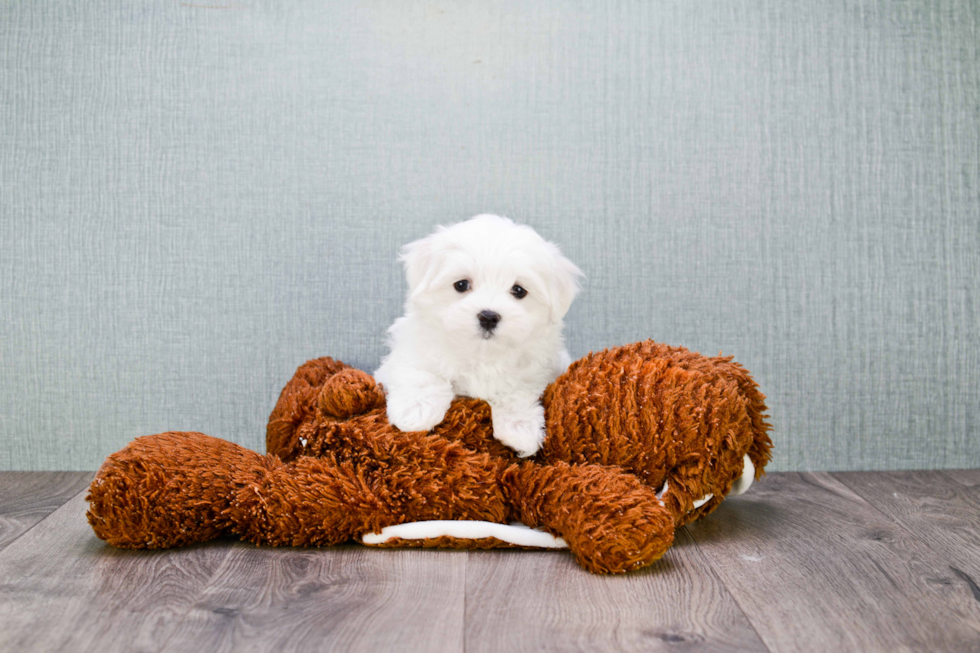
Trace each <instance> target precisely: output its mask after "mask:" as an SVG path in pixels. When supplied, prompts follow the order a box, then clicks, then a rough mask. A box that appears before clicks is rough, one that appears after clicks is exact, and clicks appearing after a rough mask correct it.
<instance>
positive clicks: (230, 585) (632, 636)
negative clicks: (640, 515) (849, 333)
mask: <svg viewBox="0 0 980 653" xmlns="http://www.w3.org/2000/svg"><path fill="white" fill-rule="evenodd" d="M90 478H91V474H77V473H56V472H37V473H27V472H3V473H0V651H56V650H64V651H100V652H107V653H111V652H113V651H188V650H194V651H235V652H236V653H237V652H238V651H265V650H275V651H323V650H343V651H406V652H410V651H532V650H533V651H541V650H553V651H620V650H623V651H835V652H836V651H980V471H976V470H962V471H953V472H875V473H848V474H770V475H769V476H767V477H766V478H765V479H764V480H763V481H762V482H761V483H759V484H757V485H756V486H755V487H753V488H752V489H751V490H750V491H749V493H748V494H746V495H744V496H741V497H737V498H733V499H730V500H729V501H727V502H726V503H725V504H723V505H722V507H721V508H720V509H719V510H718V511H716V512H715V513H714V514H713V515H711V516H710V517H708V518H707V519H705V520H702V521H700V522H698V523H696V524H692V525H691V526H689V527H688V528H685V529H681V530H680V531H679V532H678V534H677V541H676V544H675V546H674V547H673V548H672V549H671V550H670V551H669V552H668V554H667V555H666V556H665V557H664V559H663V560H661V561H660V562H659V563H657V564H656V565H654V566H653V567H651V568H649V569H646V570H643V571H640V572H637V573H633V574H628V575H626V576H618V577H602V576H593V575H591V574H588V573H587V572H585V571H583V570H581V569H580V568H579V567H577V566H576V565H575V563H574V562H572V560H571V558H570V557H569V555H568V554H567V553H562V552H521V551H473V552H466V551H435V550H416V549H405V550H382V549H369V548H365V547H360V546H356V545H350V546H343V547H336V548H329V549H259V548H256V547H253V546H251V545H247V544H242V543H239V542H234V541H230V540H222V541H217V542H211V543H208V544H205V545H199V546H194V547H189V548H186V549H179V550H171V551H155V552H152V551H122V550H118V549H113V548H112V547H109V546H107V545H106V544H104V543H103V542H101V541H100V540H98V539H97V538H96V537H95V536H94V535H93V534H92V531H91V529H90V528H89V527H88V524H87V523H86V521H85V515H84V513H85V488H86V485H87V482H88V480H89V479H90Z"/></svg>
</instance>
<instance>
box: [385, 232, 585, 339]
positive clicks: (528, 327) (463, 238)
mask: <svg viewBox="0 0 980 653" xmlns="http://www.w3.org/2000/svg"><path fill="white" fill-rule="evenodd" d="M401 260H402V261H403V262H404V264H405V273H406V276H407V277H408V286H409V305H410V306H411V308H412V309H414V311H415V312H416V313H417V314H418V315H419V317H421V318H422V319H423V320H425V321H426V322H427V323H428V324H429V325H430V326H433V327H436V328H441V329H442V331H443V332H444V333H445V334H446V337H447V338H450V339H451V340H452V341H454V342H456V343H458V344H463V343H466V342H471V341H483V342H486V343H501V344H511V345H513V344H515V343H520V342H521V341H523V340H526V339H527V338H528V337H529V336H531V335H532V334H533V333H535V331H537V330H539V329H541V328H543V327H546V326H548V325H560V324H561V321H562V318H563V317H564V316H565V313H567V312H568V308H569V306H571V304H572V300H573V299H574V298H575V295H576V294H577V293H578V290H579V285H578V278H579V277H580V276H581V275H582V272H581V270H579V269H578V268H577V267H576V266H575V264H574V263H572V262H571V261H569V260H568V259H567V258H565V257H564V256H562V254H561V252H560V251H559V250H558V247H557V246H556V245H554V244H552V243H549V242H547V241H546V240H544V239H543V238H541V236H539V235H538V234H537V232H535V231H534V230H533V229H532V228H531V227H528V226H526V225H517V224H514V223H513V222H512V221H511V220H509V219H507V218H502V217H499V216H495V215H478V216H476V217H475V218H472V219H470V220H467V221H466V222H460V223H457V224H454V225H451V226H448V227H438V228H437V229H436V231H435V233H433V234H432V235H430V236H427V237H425V238H422V239H421V240H417V241H415V242H413V243H409V244H408V245H406V246H405V247H404V249H403V250H402V254H401Z"/></svg>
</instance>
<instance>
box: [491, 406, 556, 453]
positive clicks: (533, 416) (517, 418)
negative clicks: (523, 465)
mask: <svg viewBox="0 0 980 653" xmlns="http://www.w3.org/2000/svg"><path fill="white" fill-rule="evenodd" d="M491 416H492V418H493V437H495V438H497V439H498V440H500V441H501V442H503V443H504V444H505V445H507V446H508V447H510V448H511V449H513V450H514V451H516V452H517V455H518V456H520V457H521V458H527V457H528V456H533V455H534V454H536V453H537V452H538V449H540V448H541V443H543V442H544V408H542V407H541V406H540V405H537V406H534V407H533V408H531V409H530V410H528V411H526V412H519V413H507V412H503V411H499V410H498V409H496V408H493V407H492V406H491Z"/></svg>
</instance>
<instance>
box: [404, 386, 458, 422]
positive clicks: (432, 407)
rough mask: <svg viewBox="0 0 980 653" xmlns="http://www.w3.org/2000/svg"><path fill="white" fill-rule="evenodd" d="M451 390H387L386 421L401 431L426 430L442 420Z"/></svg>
mask: <svg viewBox="0 0 980 653" xmlns="http://www.w3.org/2000/svg"><path fill="white" fill-rule="evenodd" d="M452 400H453V395H452V392H449V393H448V394H447V393H445V392H439V391H434V392H428V393H423V392H417V393H415V392H389V393H388V421H389V422H391V423H392V425H394V426H395V427H397V428H398V429H399V430H401V431H428V430H430V429H432V427H434V426H435V425H436V424H438V423H439V422H441V421H442V419H443V418H444V417H445V416H446V411H447V410H449V404H450V403H452Z"/></svg>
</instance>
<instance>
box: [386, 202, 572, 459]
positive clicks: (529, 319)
mask: <svg viewBox="0 0 980 653" xmlns="http://www.w3.org/2000/svg"><path fill="white" fill-rule="evenodd" d="M401 261H402V262H403V263H404V264H405V273H406V276H407V277H408V286H409V291H408V300H407V301H406V303H405V315H404V317H401V318H398V320H396V321H395V323H394V324H393V325H392V327H391V328H390V329H388V335H389V340H388V344H389V347H390V349H391V352H390V353H389V354H388V356H386V357H385V359H384V360H383V361H382V362H381V367H380V368H378V370H377V371H376V372H375V373H374V376H375V378H376V379H377V380H378V381H379V382H381V383H382V384H383V386H384V389H385V392H386V393H387V395H388V397H387V400H388V419H389V420H390V421H391V423H392V424H394V425H395V426H397V427H398V428H399V429H401V430H403V431H428V430H429V429H431V428H432V427H433V426H435V425H436V424H438V423H439V422H441V421H442V419H443V418H444V417H445V415H446V410H447V409H448V408H449V404H450V402H451V401H452V399H453V397H454V396H456V395H465V396H469V397H478V398H480V399H484V400H485V401H486V402H487V403H489V404H490V409H491V413H492V417H493V434H494V437H496V438H497V439H498V440H500V441H501V442H503V443H504V444H505V445H507V446H508V447H510V448H512V449H514V451H516V452H517V453H518V454H519V455H521V456H530V455H533V454H534V453H535V452H537V451H538V449H539V448H540V447H541V443H542V442H543V441H544V409H543V408H542V406H541V403H540V401H539V398H540V396H541V393H542V392H544V389H545V387H547V385H548V384H549V383H551V382H552V381H554V380H555V378H557V377H558V375H559V374H561V373H562V372H564V371H565V368H567V367H568V364H569V363H570V362H571V359H570V358H569V355H568V352H567V351H566V350H565V346H564V343H563V340H562V319H563V318H564V317H565V313H567V312H568V308H569V306H571V303H572V300H573V299H574V298H575V295H576V294H577V293H578V277H579V276H581V274H582V272H581V271H580V270H579V269H578V268H577V267H576V266H575V265H574V264H573V263H572V262H571V261H569V260H568V259H567V258H565V257H564V256H562V254H561V252H560V251H559V250H558V247H557V246H555V245H554V244H552V243H549V242H547V241H545V240H544V239H543V238H541V236H539V235H538V234H537V233H536V232H535V231H534V230H533V229H531V227H528V226H526V225H517V224H515V223H514V222H512V221H511V220H508V219H507V218H502V217H499V216H495V215H478V216H476V217H475V218H472V219H470V220H467V221H466V222H460V223H458V224H454V225H451V226H448V227H438V228H437V229H436V231H435V233H433V234H432V235H430V236H427V237H426V238H423V239H421V240H417V241H415V242H413V243H409V244H408V245H406V246H405V247H404V249H403V250H402V254H401ZM461 280H466V281H468V282H469V284H470V289H469V290H467V291H465V292H458V291H457V290H456V289H455V288H454V284H455V283H456V282H457V281H461ZM515 284H516V285H519V286H521V287H522V288H524V289H526V290H527V296H525V297H524V298H523V299H518V298H517V297H515V296H514V295H513V294H512V292H511V289H512V288H513V286H514V285H515ZM485 310H486V311H493V312H495V313H497V314H498V315H500V322H499V323H498V324H497V326H496V328H495V329H493V331H492V332H491V333H488V332H487V331H486V330H484V329H482V328H481V326H480V321H479V318H478V314H479V313H480V312H481V311H485Z"/></svg>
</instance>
